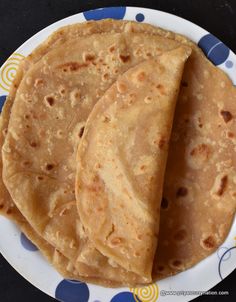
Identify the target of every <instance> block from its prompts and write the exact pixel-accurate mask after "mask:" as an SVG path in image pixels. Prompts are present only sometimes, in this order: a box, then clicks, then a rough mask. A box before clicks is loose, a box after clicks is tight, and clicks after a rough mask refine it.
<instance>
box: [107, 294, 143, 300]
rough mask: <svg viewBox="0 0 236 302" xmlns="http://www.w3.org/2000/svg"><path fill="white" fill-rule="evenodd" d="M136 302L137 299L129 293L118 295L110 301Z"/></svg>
mask: <svg viewBox="0 0 236 302" xmlns="http://www.w3.org/2000/svg"><path fill="white" fill-rule="evenodd" d="M138 301H140V300H139V299H138V297H137V296H135V298H134V295H133V293H130V292H122V293H119V294H117V295H115V296H114V297H113V298H112V299H111V302H138ZM140 302H141V301H140Z"/></svg>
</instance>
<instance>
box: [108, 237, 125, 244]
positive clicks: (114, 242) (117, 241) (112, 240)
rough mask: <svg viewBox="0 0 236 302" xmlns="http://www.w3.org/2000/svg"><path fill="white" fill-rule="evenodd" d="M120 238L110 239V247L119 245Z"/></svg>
mask: <svg viewBox="0 0 236 302" xmlns="http://www.w3.org/2000/svg"><path fill="white" fill-rule="evenodd" d="M122 241H123V240H122V238H121V237H115V238H112V239H111V244H112V245H119V244H121V243H122Z"/></svg>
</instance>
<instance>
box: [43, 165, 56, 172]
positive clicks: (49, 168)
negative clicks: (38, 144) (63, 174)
mask: <svg viewBox="0 0 236 302" xmlns="http://www.w3.org/2000/svg"><path fill="white" fill-rule="evenodd" d="M45 168H46V170H47V171H51V170H52V169H53V168H54V165H53V164H46V166H45Z"/></svg>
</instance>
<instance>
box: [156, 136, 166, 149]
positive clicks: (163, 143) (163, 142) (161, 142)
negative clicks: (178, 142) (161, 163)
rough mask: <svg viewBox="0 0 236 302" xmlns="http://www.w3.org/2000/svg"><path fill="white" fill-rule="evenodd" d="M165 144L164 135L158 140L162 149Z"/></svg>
mask: <svg viewBox="0 0 236 302" xmlns="http://www.w3.org/2000/svg"><path fill="white" fill-rule="evenodd" d="M165 144H166V139H165V138H164V137H162V138H161V139H160V140H159V142H158V147H159V148H160V149H163V148H164V146H165Z"/></svg>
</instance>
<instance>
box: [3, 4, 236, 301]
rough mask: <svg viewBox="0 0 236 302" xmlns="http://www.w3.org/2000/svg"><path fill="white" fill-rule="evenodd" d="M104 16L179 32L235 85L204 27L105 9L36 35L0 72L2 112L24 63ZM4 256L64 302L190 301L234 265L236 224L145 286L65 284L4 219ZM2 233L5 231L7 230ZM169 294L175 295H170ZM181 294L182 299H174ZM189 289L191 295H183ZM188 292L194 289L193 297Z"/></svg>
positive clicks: (151, 13)
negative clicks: (192, 259)
mask: <svg viewBox="0 0 236 302" xmlns="http://www.w3.org/2000/svg"><path fill="white" fill-rule="evenodd" d="M104 18H114V19H124V20H136V21H138V22H146V23H150V24H153V25H156V26H159V27H163V28H165V29H168V30H171V31H175V32H178V33H181V34H183V35H185V36H187V37H189V38H190V39H192V40H193V41H194V42H196V43H197V44H198V45H199V46H200V47H201V48H202V49H203V51H204V53H205V54H206V56H207V57H208V58H209V60H211V61H212V62H213V63H214V64H215V65H217V66H218V67H219V68H221V69H223V70H224V71H225V72H226V73H227V74H228V75H229V76H230V78H231V79H232V81H233V82H234V84H236V56H235V54H234V53H233V52H232V51H231V50H230V49H229V48H228V47H227V46H226V45H225V44H224V43H222V42H221V41H220V40H218V39H217V38H216V37H214V36H213V35H211V34H209V33H208V32H207V31H206V30H204V29H202V28H201V27H199V26H197V25H195V24H193V23H191V22H189V21H187V20H184V19H181V18H179V17H176V16H174V15H170V14H167V13H164V12H161V11H157V10H152V9H146V8H139V7H112V8H102V9H96V10H92V11H87V12H84V13H80V14H76V15H74V16H71V17H68V18H65V19H63V20H61V21H58V22H56V23H54V24H52V25H50V26H48V27H46V28H45V29H43V30H41V31H40V32H39V33H37V34H36V35H34V36H33V37H32V38H30V39H29V40H28V41H26V42H25V43H24V44H23V45H22V46H20V47H19V48H18V49H17V50H16V51H15V53H13V54H12V55H11V56H10V58H9V59H8V60H7V61H6V62H5V63H4V65H3V66H2V67H1V69H0V109H1V107H2V105H3V103H4V101H5V98H6V95H7V94H8V91H9V88H10V85H11V82H12V79H13V78H14V75H15V72H16V70H17V67H18V64H19V62H20V60H21V59H22V58H23V57H25V56H27V55H28V54H29V53H30V52H31V51H32V50H33V49H34V48H35V47H36V46H38V45H39V44H40V43H42V42H43V41H44V40H45V39H46V38H47V37H48V36H49V35H50V34H51V33H52V32H53V31H55V30H56V29H58V28H59V27H61V26H64V25H68V24H73V23H77V22H84V21H86V20H100V19H104ZM0 230H2V231H1V235H0V252H1V253H2V255H3V256H4V257H5V258H6V259H7V261H8V262H9V263H10V264H11V265H12V266H13V267H14V268H15V269H16V270H17V271H18V272H19V273H20V274H21V275H22V276H23V277H24V278H26V279H27V280H28V281H29V282H31V283H32V284H33V285H34V286H36V287H38V288H39V289H41V290H42V291H43V292H45V293H47V294H48V295H50V296H52V297H55V298H57V299H58V300H60V301H64V302H101V301H102V302H155V301H160V302H161V301H168V302H172V301H174V302H178V301H190V300H192V299H194V298H195V297H197V296H198V295H199V294H200V292H203V291H207V290H209V289H210V288H212V287H213V286H215V285H216V284H217V283H219V282H220V281H221V280H222V279H223V278H225V277H226V276H227V275H229V274H230V273H231V272H232V271H233V270H234V269H235V267H236V237H235V236H236V221H234V223H233V225H232V228H231V231H230V233H229V235H228V237H227V239H226V240H225V242H224V243H223V245H222V246H221V247H220V248H219V249H218V250H217V251H216V252H215V253H214V254H212V255H211V256H209V257H207V258H206V259H204V260H203V261H201V262H200V263H199V264H197V265H196V266H194V267H193V268H191V269H189V270H187V271H185V272H183V273H181V274H178V275H176V276H174V277H170V278H167V279H164V280H161V281H159V282H157V283H156V284H152V285H150V286H147V287H143V288H138V289H135V288H118V289H107V288H104V287H100V286H95V285H92V284H86V283H83V282H75V281H71V280H64V279H63V278H62V277H61V276H60V275H59V274H58V273H57V272H56V271H55V270H54V269H53V268H52V267H51V266H50V265H49V264H48V263H47V262H46V261H45V260H44V258H43V257H42V256H41V254H40V252H39V251H38V250H37V248H36V247H35V246H34V245H32V243H31V242H29V240H28V239H27V238H26V237H25V236H24V234H22V233H21V232H20V230H19V229H18V228H17V227H16V226H15V225H14V224H13V223H11V222H10V221H9V220H7V219H5V218H3V217H1V216H0ZM3 230H4V231H3ZM167 291H172V293H169V295H168V292H167ZM175 291H179V293H178V295H174V292H175ZM181 291H189V292H185V293H183V292H181ZM190 291H195V293H191V292H190Z"/></svg>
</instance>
